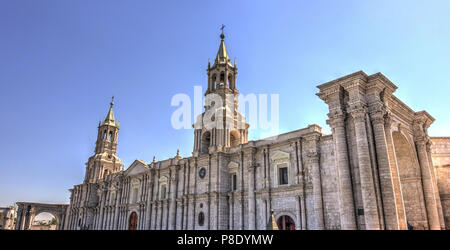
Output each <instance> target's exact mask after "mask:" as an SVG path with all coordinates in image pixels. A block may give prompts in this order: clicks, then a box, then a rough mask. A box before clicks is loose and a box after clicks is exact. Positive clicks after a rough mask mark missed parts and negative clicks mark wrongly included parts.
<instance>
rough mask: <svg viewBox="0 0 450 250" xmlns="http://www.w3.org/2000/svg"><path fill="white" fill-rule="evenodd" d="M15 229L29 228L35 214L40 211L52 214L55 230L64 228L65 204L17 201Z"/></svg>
mask: <svg viewBox="0 0 450 250" xmlns="http://www.w3.org/2000/svg"><path fill="white" fill-rule="evenodd" d="M16 204H17V206H18V209H17V223H16V230H30V229H31V223H32V222H33V220H34V218H35V217H36V215H38V214H41V213H44V212H45V213H49V214H52V215H53V216H54V217H55V219H56V230H62V229H64V224H65V219H66V211H67V208H68V207H69V205H67V204H44V203H33V202H17V203H16Z"/></svg>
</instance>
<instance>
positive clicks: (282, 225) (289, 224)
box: [277, 215, 295, 230]
mask: <svg viewBox="0 0 450 250" xmlns="http://www.w3.org/2000/svg"><path fill="white" fill-rule="evenodd" d="M277 226H278V228H279V229H280V230H295V222H294V219H292V218H291V217H290V216H289V215H281V216H280V217H278V219H277Z"/></svg>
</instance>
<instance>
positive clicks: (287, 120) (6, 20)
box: [0, 0, 450, 206]
mask: <svg viewBox="0 0 450 250" xmlns="http://www.w3.org/2000/svg"><path fill="white" fill-rule="evenodd" d="M449 10H450V1H448V0H442V1H412V0H408V1H392V0H388V1H385V0H377V1H360V0H359V1H331V0H330V1H320V0H316V1H309V0H308V1H298V0H297V1H262V0H258V1H248V0H247V1H242V0H240V1H232V0H229V1H181V0H179V1H170V0H166V1H137V0H134V1H111V0H105V1H79V0H77V1H75V0H65V1H59V0H54V1H47V0H40V1H34V0H29V1H0V119H1V122H0V159H1V162H0V205H2V206H4V205H10V204H12V203H13V202H16V201H36V202H55V203H65V202H68V198H69V192H68V189H69V188H71V187H72V186H73V185H75V184H79V183H81V182H82V180H83V177H84V170H85V165H84V164H85V162H86V161H87V159H88V157H89V156H91V155H92V154H93V150H94V143H95V139H96V134H97V125H98V121H99V120H100V119H103V118H104V117H105V116H106V113H107V110H108V107H109V102H110V98H111V96H112V95H114V96H115V104H116V105H115V116H116V119H117V120H118V121H119V122H120V132H119V145H118V156H119V157H120V158H121V159H122V162H123V163H124V164H125V167H128V166H129V165H130V164H131V163H132V162H133V160H135V159H142V160H144V161H146V162H150V161H151V160H152V158H153V156H154V155H156V157H157V159H158V160H161V159H166V158H169V157H173V156H175V154H176V150H177V148H179V149H180V151H181V155H182V156H190V155H191V152H192V147H193V131H192V130H174V129H173V128H172V126H171V122H170V118H171V115H172V113H173V112H174V110H175V109H176V107H172V106H171V105H170V102H171V98H172V96H174V95H175V94H177V93H186V94H188V95H191V96H192V95H193V86H194V85H202V86H203V87H204V86H205V85H206V80H207V79H206V73H205V70H206V67H207V62H208V58H211V60H214V57H215V54H216V53H217V49H218V46H219V34H220V30H219V28H220V25H221V24H222V23H223V24H225V25H226V28H225V33H226V35H227V38H226V44H227V48H228V52H229V53H230V54H231V57H232V58H234V57H236V60H237V64H238V69H239V74H238V79H237V87H238V89H239V90H240V92H241V93H244V94H248V93H255V94H259V93H263V94H264V93H266V94H271V93H276V94H279V97H280V132H288V131H291V130H296V129H299V128H303V127H306V126H307V125H308V124H313V123H316V124H318V125H320V126H322V127H323V130H324V131H325V132H327V133H328V132H329V128H328V126H327V125H326V123H325V121H326V119H327V116H326V114H327V106H326V105H325V103H323V102H322V101H321V100H320V99H319V98H318V97H317V96H316V95H315V94H316V93H317V89H316V86H317V85H318V84H321V83H323V82H326V81H330V80H333V79H335V78H337V77H340V76H344V75H347V74H350V73H353V72H355V71H358V70H364V71H365V72H366V73H368V74H373V73H376V72H382V73H383V74H385V75H386V76H387V77H388V78H389V79H390V80H391V81H392V82H394V83H395V84H396V85H397V86H398V87H399V88H398V90H397V91H396V92H395V95H396V96H397V97H399V98H400V99H401V100H403V101H404V102H405V103H406V104H407V105H409V106H410V107H411V108H413V109H414V110H416V111H419V110H427V111H428V112H429V113H430V114H431V115H432V116H434V117H435V118H436V122H435V123H434V124H433V125H432V126H431V128H430V129H429V133H430V135H433V136H438V135H439V136H450V132H449V128H450V116H449V112H448V108H449V107H450V98H449V93H450V84H449V79H450V70H449V66H450V65H449V58H450V32H449V31H450V15H449ZM256 135H257V133H255V132H251V133H250V139H258V136H256Z"/></svg>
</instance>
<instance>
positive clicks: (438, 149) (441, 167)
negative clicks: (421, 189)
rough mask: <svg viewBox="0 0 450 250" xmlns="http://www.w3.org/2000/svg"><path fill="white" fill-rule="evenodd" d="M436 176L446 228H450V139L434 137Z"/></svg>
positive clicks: (433, 151)
mask: <svg viewBox="0 0 450 250" xmlns="http://www.w3.org/2000/svg"><path fill="white" fill-rule="evenodd" d="M431 141H432V142H433V143H432V144H431V154H432V159H433V166H434V174H435V176H436V177H435V178H436V180H437V187H438V190H439V197H440V199H441V206H442V211H443V213H444V214H443V217H444V219H445V226H446V228H447V229H448V228H450V137H432V138H431Z"/></svg>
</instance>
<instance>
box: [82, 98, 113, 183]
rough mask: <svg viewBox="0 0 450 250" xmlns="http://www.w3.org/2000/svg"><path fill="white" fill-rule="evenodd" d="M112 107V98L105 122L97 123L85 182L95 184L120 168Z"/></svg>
mask: <svg viewBox="0 0 450 250" xmlns="http://www.w3.org/2000/svg"><path fill="white" fill-rule="evenodd" d="M113 106H114V97H112V100H111V103H110V107H109V111H108V114H107V115H106V118H105V120H103V122H99V123H98V132H97V141H96V143H95V150H94V153H95V154H94V155H93V156H91V157H90V158H89V160H88V162H87V163H86V175H85V180H84V181H85V182H96V181H97V180H99V179H103V178H105V177H106V176H107V175H109V174H113V173H117V172H119V171H120V168H121V167H122V164H121V162H120V158H119V157H117V156H116V152H117V137H118V135H119V123H118V122H117V121H116V120H115V119H114V111H113Z"/></svg>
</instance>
